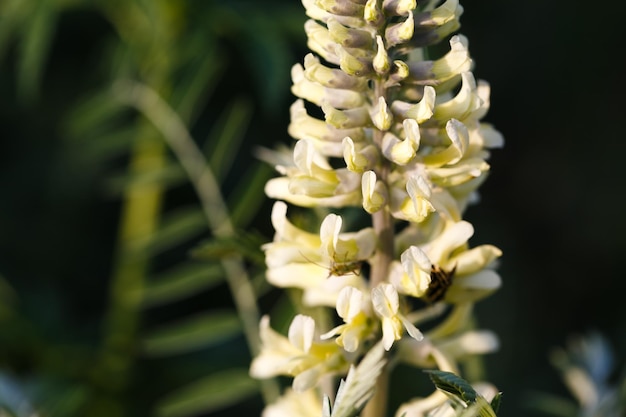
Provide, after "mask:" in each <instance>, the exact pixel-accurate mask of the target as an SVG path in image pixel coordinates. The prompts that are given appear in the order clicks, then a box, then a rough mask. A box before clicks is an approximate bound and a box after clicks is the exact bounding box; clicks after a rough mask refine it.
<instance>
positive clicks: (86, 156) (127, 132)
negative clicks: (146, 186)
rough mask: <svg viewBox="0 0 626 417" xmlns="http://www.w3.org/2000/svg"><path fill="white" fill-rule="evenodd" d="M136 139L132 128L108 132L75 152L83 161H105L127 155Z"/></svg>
mask: <svg viewBox="0 0 626 417" xmlns="http://www.w3.org/2000/svg"><path fill="white" fill-rule="evenodd" d="M136 137H137V131H136V129H135V127H134V126H128V127H123V128H120V129H115V130H110V131H108V132H106V133H104V134H102V135H99V136H97V137H93V138H91V139H89V140H88V141H85V142H83V143H82V144H81V145H79V146H77V147H76V151H77V152H80V154H81V158H82V159H83V160H93V161H101V160H107V159H109V158H112V157H116V156H120V155H123V154H125V153H127V152H128V150H129V149H130V147H131V145H132V144H133V140H134V139H135V138H136ZM181 174H182V173H181ZM181 174H177V175H181ZM172 175H173V173H172ZM173 176H174V175H173ZM121 178H122V177H118V180H120V181H121ZM114 182H115V180H113V182H112V183H109V184H113V183H114ZM117 187H118V189H122V188H124V187H125V185H121V183H120V185H118V186H117ZM113 188H116V186H113Z"/></svg>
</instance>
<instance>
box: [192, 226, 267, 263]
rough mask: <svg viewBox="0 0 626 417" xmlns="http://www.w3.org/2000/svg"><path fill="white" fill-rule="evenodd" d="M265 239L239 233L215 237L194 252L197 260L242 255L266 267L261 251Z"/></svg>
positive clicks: (247, 233) (193, 254)
mask: <svg viewBox="0 0 626 417" xmlns="http://www.w3.org/2000/svg"><path fill="white" fill-rule="evenodd" d="M263 243H264V242H263V239H262V238H261V237H260V236H257V235H255V234H253V233H249V232H239V233H237V234H235V235H232V236H224V237H214V238H212V239H211V240H208V241H205V242H202V243H201V244H200V245H198V246H197V247H196V248H195V249H194V250H193V251H192V252H191V254H192V256H193V257H194V258H195V259H207V260H220V259H222V258H224V257H226V256H231V255H241V256H243V257H245V258H246V259H248V260H250V261H252V262H254V263H256V264H257V265H265V256H264V255H263V252H262V251H261V245H262V244H263Z"/></svg>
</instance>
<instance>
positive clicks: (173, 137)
mask: <svg viewBox="0 0 626 417" xmlns="http://www.w3.org/2000/svg"><path fill="white" fill-rule="evenodd" d="M114 91H115V93H116V95H117V96H118V97H119V99H120V100H121V101H123V102H125V103H127V104H128V105H131V106H133V107H135V108H136V109H137V110H139V111H140V112H142V113H143V114H144V115H145V116H146V117H147V118H148V119H149V120H150V121H151V122H152V123H153V124H154V125H155V126H156V128H157V129H158V130H159V131H160V132H161V133H162V135H163V138H164V139H165V142H166V143H167V144H168V146H169V147H170V148H171V149H172V152H174V154H175V155H176V158H177V159H178V161H179V162H180V164H181V165H182V166H183V169H185V171H186V172H187V175H188V176H189V180H190V181H191V184H192V185H193V187H194V189H195V191H196V193H197V195H198V198H199V199H200V203H201V206H202V209H203V211H204V214H205V216H206V219H207V222H208V224H209V228H210V229H211V232H212V233H213V234H214V235H215V236H219V237H226V236H232V235H233V234H234V233H235V230H234V228H233V225H232V223H231V221H230V218H229V215H228V208H227V206H226V203H225V201H224V198H223V197H222V194H221V191H220V188H219V184H218V182H217V180H216V179H215V176H214V175H213V172H212V171H211V169H210V167H209V166H208V165H207V163H206V161H205V159H204V155H203V154H202V152H201V151H200V149H199V148H198V146H197V145H196V143H195V142H194V140H193V138H192V137H191V135H190V134H189V131H188V130H187V128H186V127H185V124H184V123H183V122H182V120H181V119H180V117H178V115H177V114H176V113H175V112H174V110H173V109H172V108H171V107H170V106H169V105H168V104H167V103H166V102H165V101H164V100H163V99H161V97H159V95H158V94H157V93H156V92H155V91H154V90H152V89H150V88H149V87H147V86H146V85H143V84H140V83H136V82H131V81H125V82H118V84H116V85H115V86H114ZM221 262H222V267H223V268H224V270H225V272H226V278H227V282H228V284H229V287H230V291H231V293H232V296H233V299H234V302H235V306H236V308H237V311H238V313H239V316H240V317H241V319H242V321H243V327H244V333H245V336H246V340H247V342H248V346H249V348H250V352H251V353H252V355H256V354H258V353H259V347H260V337H259V331H258V326H259V311H258V308H257V305H256V297H255V295H254V290H253V288H252V285H251V283H250V279H249V276H248V273H247V271H246V269H245V267H244V265H243V260H242V258H241V256H239V255H233V256H228V257H225V258H223V259H222V261H221ZM262 390H263V396H264V399H265V401H266V402H271V401H273V400H274V399H276V398H277V397H278V394H279V388H278V384H277V383H276V381H275V380H273V379H270V380H264V381H263V384H262Z"/></svg>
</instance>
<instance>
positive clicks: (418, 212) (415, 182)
mask: <svg viewBox="0 0 626 417" xmlns="http://www.w3.org/2000/svg"><path fill="white" fill-rule="evenodd" d="M406 190H407V193H408V194H409V197H410V199H411V203H412V205H411V206H408V207H406V206H405V207H403V210H402V212H403V213H404V214H405V215H406V216H407V218H408V219H410V220H411V221H414V222H416V223H420V222H422V221H424V220H425V219H426V217H428V215H429V214H430V213H432V212H434V211H435V207H434V206H433V205H432V203H431V202H430V196H431V191H430V186H429V185H428V183H427V182H426V180H425V179H424V177H422V176H412V177H410V178H409V180H408V181H407V183H406Z"/></svg>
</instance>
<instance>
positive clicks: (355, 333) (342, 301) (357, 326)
mask: <svg viewBox="0 0 626 417" xmlns="http://www.w3.org/2000/svg"><path fill="white" fill-rule="evenodd" d="M366 302H369V300H365V299H364V296H363V293H362V292H361V291H359V290H358V289H357V288H354V287H345V288H344V289H342V290H341V291H340V292H339V296H338V297H337V314H338V315H339V317H341V318H342V319H343V321H344V323H345V324H342V325H340V326H337V327H335V328H334V329H332V330H331V331H329V332H327V333H325V334H323V335H322V336H321V339H323V340H324V339H329V338H331V337H333V336H335V335H339V337H338V338H337V339H336V342H337V344H338V345H340V346H343V348H344V349H345V350H346V351H348V352H356V350H357V349H358V348H359V344H360V342H361V341H362V340H363V339H364V338H365V337H367V335H368V333H369V330H370V326H369V324H368V321H369V314H370V312H369V311H367V310H368V309H367V308H366V305H367V303H366Z"/></svg>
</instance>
